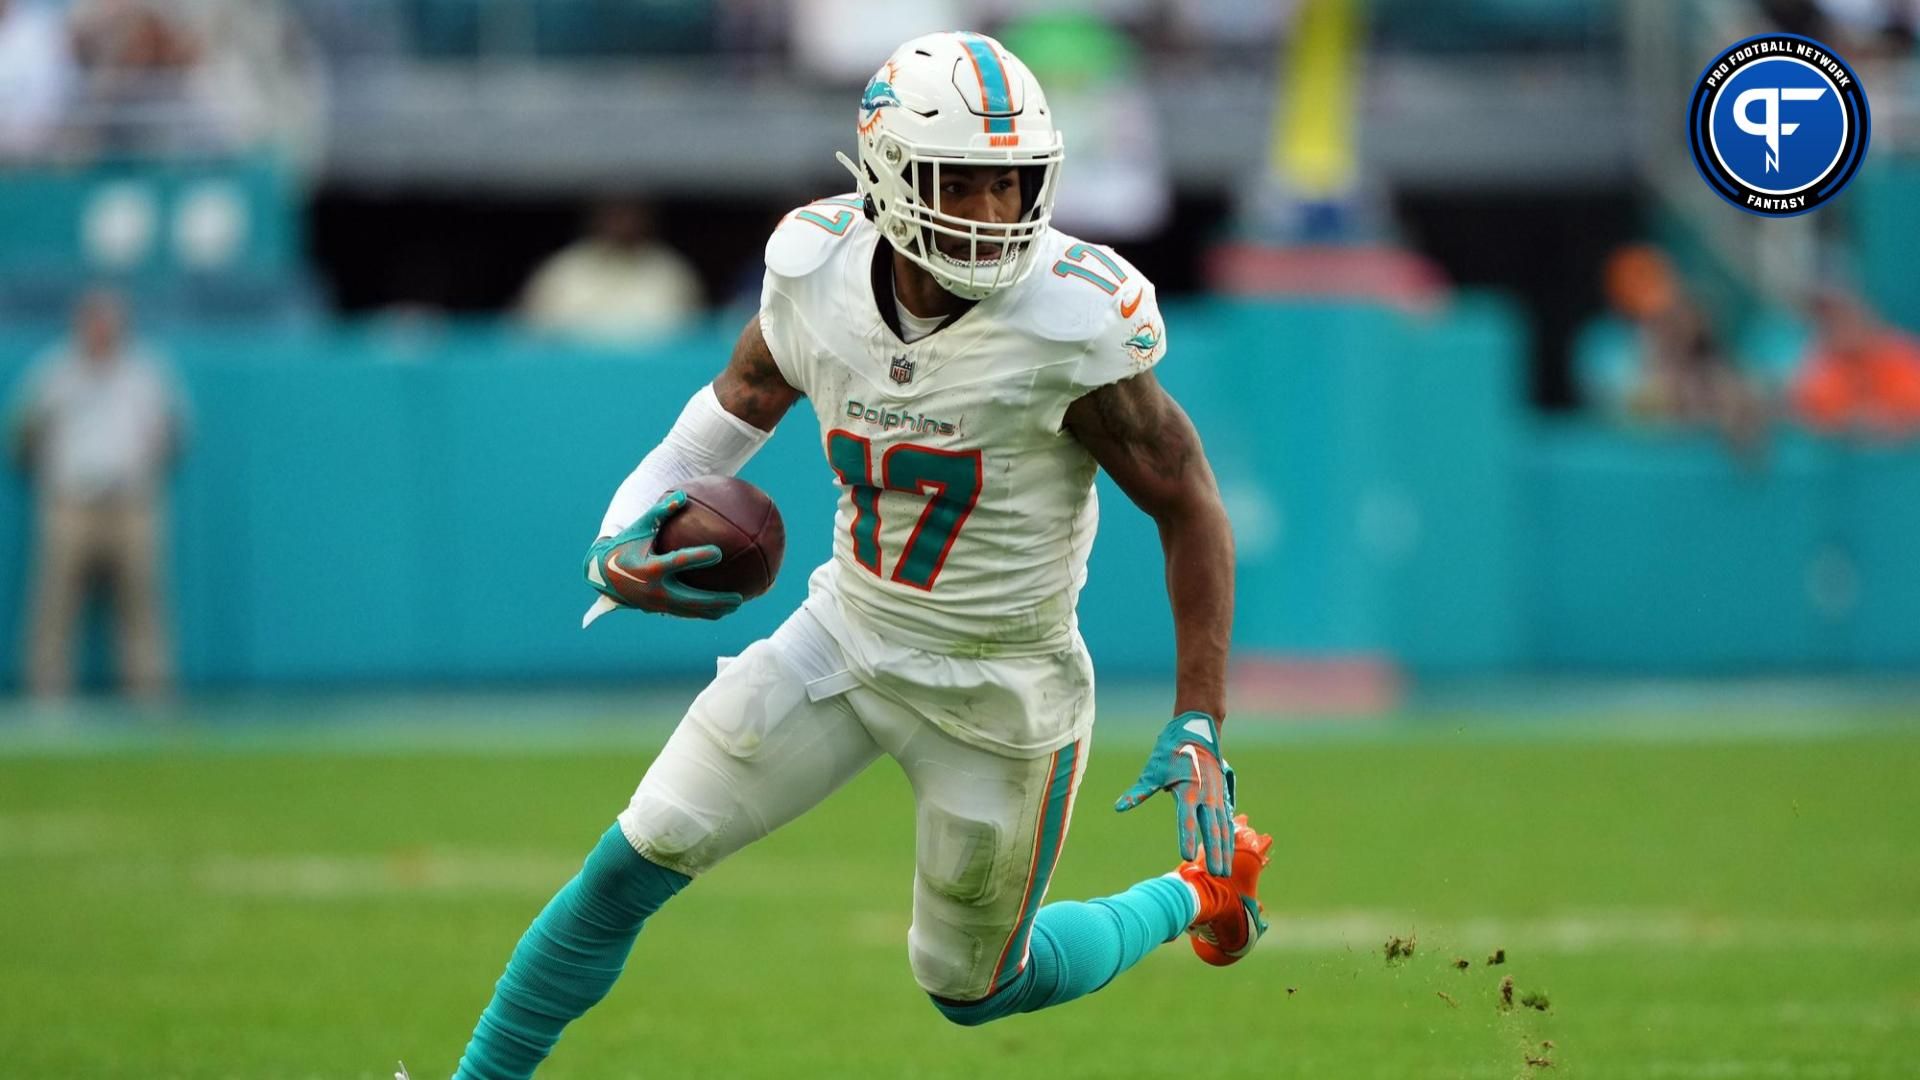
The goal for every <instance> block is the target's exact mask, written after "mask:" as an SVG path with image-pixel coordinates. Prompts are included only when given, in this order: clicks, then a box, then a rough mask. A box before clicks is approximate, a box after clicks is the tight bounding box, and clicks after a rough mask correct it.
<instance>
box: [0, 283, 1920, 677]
mask: <svg viewBox="0 0 1920 1080" xmlns="http://www.w3.org/2000/svg"><path fill="white" fill-rule="evenodd" d="M1168 322H1169V325H1170V327H1171V335H1170V340H1171V346H1172V351H1171V353H1170V355H1169V358H1168V360H1167V361H1166V362H1165V364H1163V365H1162V368H1161V373H1162V377H1163V379H1164V381H1165V382H1166V383H1167V385H1168V386H1169V387H1170V388H1171V389H1172V390H1173V391H1174V392H1175V393H1176V394H1177V395H1178V396H1179V397H1180V399H1181V400H1182V401H1183V402H1184V403H1185V404H1186V406H1187V408H1188V410H1189V411H1190V412H1191V413H1192V414H1193V416H1194V418H1195V420H1196V421H1197V422H1198V424H1199V425H1200V427H1201V430H1202V431H1203V433H1204V434H1205V436H1206V439H1207V443H1208V447H1209V450H1210V452H1211V454H1212V456H1213V459H1214V461H1215V465H1216V468H1217V469H1218V472H1219V475H1220V478H1221V482H1222V486H1223V489H1224V491H1225V493H1226V496H1227V500H1228V504H1229V509H1230V512H1231V513H1232V515H1233V517H1234V520H1235V524H1236V531H1237V534H1238V537H1239V545H1240V566H1239V597H1238V601H1239V618H1238V622H1237V625H1236V632H1235V637H1236V647H1237V648H1238V649H1239V650H1240V652H1241V653H1242V654H1245V655H1254V654H1288V655H1308V656H1340V657H1346V656H1353V655H1356V654H1359V655H1380V656H1388V657H1392V658H1394V659H1396V660H1398V661H1399V662H1400V663H1402V664H1404V665H1405V666H1407V667H1408V668H1409V669H1411V670H1412V671H1414V672H1415V673H1417V674H1421V675H1448V674H1473V673H1484V672H1497V671H1512V670H1527V669H1553V670H1568V669H1572V670H1588V671H1662V672H1737V671H1743V670H1754V669H1760V668H1767V669H1774V668H1781V667H1784V668H1789V669H1805V670H1836V669H1837V670H1858V669H1886V668H1898V667H1908V666H1911V665H1913V664H1915V663H1916V662H1920V618H1916V616H1920V575H1916V574H1915V572H1914V571H1913V569H1912V564H1913V560H1912V555H1911V547H1912V545H1911V541H1910V537H1911V536H1913V535H1914V534H1915V529H1916V526H1920V452H1916V451H1913V450H1906V449H1901V448H1896V447H1849V446H1844V445H1836V444H1828V443H1819V442H1814V441H1812V440H1808V439H1804V438H1798V437H1786V436H1783V437H1781V438H1779V439H1777V440H1775V442H1774V444H1773V446H1772V447H1771V450H1770V452H1769V453H1768V455H1767V456H1766V458H1765V460H1764V461H1763V462H1761V463H1758V464H1742V463H1740V462H1737V461H1735V460H1733V459H1731V458H1730V457H1729V456H1728V455H1727V454H1726V453H1725V452H1724V450H1722V448H1721V447H1720V446H1719V444H1718V443H1717V442H1715V441H1714V440H1712V439H1709V438H1706V437H1697V438H1696V437H1690V436H1672V437H1660V436H1652V435H1644V434H1633V433H1623V432H1619V431H1612V430H1605V429H1601V428H1598V427H1586V426H1581V425H1577V424H1569V425H1550V424H1542V423H1540V422H1538V421H1536V420H1534V419H1532V417H1531V414H1530V413H1529V412H1528V411H1527V410H1526V409H1525V407H1524V406H1523V404H1522V397H1523V394H1522V383H1523V378H1522V374H1521V355H1522V351H1523V346H1524V339H1523V335H1522V333H1521V331H1520V330H1519V324H1518V322H1517V320H1516V318H1515V316H1514V314H1513V313H1512V312H1511V311H1509V310H1507V309H1506V308H1505V307H1504V306H1503V305H1501V304H1499V303H1496V302H1493V301H1489V300H1484V299H1473V298H1469V299H1466V300H1463V301H1462V302H1460V303H1459V304H1456V305H1455V306H1454V307H1453V308H1452V309H1450V310H1449V311H1448V312H1446V313H1444V314H1441V315H1435V316H1418V315H1407V314H1403V313H1399V312H1394V311H1388V310H1383V309H1378V308H1372V307H1367V306H1358V305H1356V306H1288V305H1273V304H1254V303H1240V302H1228V301H1207V302H1204V303H1199V304H1185V305H1179V306H1176V307H1172V308H1170V309H1169V311H1168ZM732 332H733V327H732V326H731V325H728V326H723V327H715V328H713V329H711V330H705V331H702V332H700V333H697V334H694V335H691V336H688V337H685V338H682V339H679V340H675V341H672V342H666V343H662V344H661V345H659V346H658V347H655V348H650V349H647V350H644V351H640V352H633V353H604V352H603V353H594V352H590V351H586V350H580V349H573V348H567V347H562V346H558V345H554V344H551V343H543V342H540V341H538V340H535V339H531V338H527V337H524V336H521V335H519V334H517V333H515V332H513V331H511V330H509V329H505V328H501V327H497V326H492V325H460V324H453V325H436V324H425V323H405V322H401V323H381V324H367V325H357V326H351V327H347V328H336V329H333V330H327V331H275V332H272V333H264V332H249V331H243V330H222V331H218V332H214V331H197V332H192V331H184V330H182V331H173V332H168V333H166V334H165V335H164V336H163V337H162V338H160V339H159V340H157V342H156V343H157V344H158V345H160V346H161V347H162V348H163V349H164V351H165V352H166V353H167V354H168V355H169V356H170V357H171V358H172V360H173V361H174V364H175V366H176V367H177V368H178V369H179V371H180V373H181V375H182V378H183V381H184V382H185V384H186V385H187V387H188V388H189V390H190V393H191V395H192V397H193V401H194V408H195V413H196V419H195V431H194V438H193V444H192V447H191V452H190V454H189V455H188V456H187V458H186V460H185V462H184V464H183V465H182V467H181V470H180V472H179V475H178V477H177V483H176V484H175V487H174V495H173V507H174V512H173V519H174V522H175V529H174V535H173V541H172V548H173V550H172V552H171V553H170V562H171V566H172V575H171V576H172V585H173V588H172V592H173V596H174V605H175V609H176V612H177V618H178V625H179V631H180V634H179V637H180V657H181V664H182V671H183V674H184V675H185V677H186V678H187V680H188V681H189V682H190V683H191V684H193V685H197V686H204V687H221V686H233V685H248V684H279V685H285V684H332V683H359V684H375V683H398V682H408V683H417V682H428V683H467V682H488V683H500V682H514V681H525V682H543V681H554V680H594V681H599V680H617V679H631V678H642V677H651V676H689V675H699V674H702V673H704V672H706V671H710V670H711V664H712V661H713V658H714V656H716V655H719V654H727V653H732V652H735V651H737V650H738V649H739V648H741V647H742V646H743V645H745V644H746V643H747V642H749V641H751V640H753V639H754V638H755V637H757V636H759V635H762V634H764V633H766V632H767V631H769V630H770V629H771V628H772V627H773V626H775V625H776V624H777V623H778V621H779V620H780V619H781V618H782V617H783V616H784V615H785V614H786V612H787V611H788V610H790V609H791V608H792V607H793V605H794V604H795V603H796V602H797V601H798V600H799V599H800V597H801V596H802V595H803V593H804V582H805V577H806V571H807V570H808V569H809V568H810V567H811V566H813V565H815V564H816V563H817V562H819V561H820V560H822V559H823V558H825V556H826V554H827V550H828V540H829V534H830V529H831V519H832V504H833V488H832V483H831V476H830V473H829V472H828V470H827V468H826V465H825V464H824V462H823V461H822V458H821V455H820V453H819V450H818V446H817V443H816V439H817V429H816V427H815V426H814V424H813V423H812V418H811V416H810V415H807V416H798V415H797V416H795V417H793V418H792V419H791V420H790V421H789V422H788V423H787V424H786V425H784V426H783V427H782V429H781V431H780V432H779V433H778V434H777V436H776V437H775V439H774V440H773V442H772V443H771V444H770V445H769V446H768V447H767V448H766V449H765V450H763V451H762V452H761V454H760V455H759V456H758V457H757V458H756V459H755V460H754V461H753V462H752V463H751V464H750V465H749V466H748V467H747V470H746V473H745V475H746V476H747V477H748V478H750V479H752V480H753V481H755V482H756V483H758V484H760V485H761V486H763V487H765V488H766V489H767V490H768V491H770V492H771V493H772V494H773V495H774V497H775V498H776V499H777V500H778V501H779V503H780V506H781V509H782V511H783V513H784V514H785V515H786V518H787V523H788V531H789V537H790V548H789V552H788V562H787V568H786V571H785V573H784V575H783V577H782V579H781V581H780V582H779V584H778V585H777V586H776V588H775V590H774V591H773V592H772V593H771V594H770V595H769V596H767V597H766V598H764V599H762V600H759V601H756V602H754V603H752V604H749V605H748V606H747V607H746V608H744V609H743V610H742V611H741V612H740V613H739V614H738V615H737V616H735V617H734V618H731V619H729V620H726V621H724V622H721V623H718V624H705V623H693V622H680V621H668V620H663V619H656V618H650V617H640V616H630V617H621V618H616V619H610V620H606V621H604V622H602V623H600V624H597V625H596V626H595V627H594V628H593V630H591V631H588V632H583V631H581V630H580V629H579V616H580V613H581V611H582V609H583V608H584V607H585V606H586V604H587V602H588V601H589V600H590V599H591V594H590V592H589V591H588V590H587V588H586V586H585V585H584V584H582V582H581V580H580V577H579V573H580V558H581V554H582V552H583V551H584V549H585V546H586V544H587V543H588V541H590V540H591V538H592V534H593V532H594V529H595V527H596V525H597V523H598V519H599V515H600V513H601V510H602V509H603V507H604V505H605V501H606V498H607V496H608V494H609V493H610V492H611V491H612V489H613V488H614V486H615V485H616V484H617V483H618V482H619V480H620V479H621V477H622V476H624V475H625V473H626V472H627V470H628V469H630V468H631V466H632V464H633V463H634V461H635V460H637V459H638V457H639V456H640V455H641V454H642V453H643V452H644V451H645V450H646V449H647V448H648V447H650V446H651V445H652V443H653V442H654V441H655V440H656V439H657V438H658V436H659V434H660V433H661V432H662V431H663V430H664V429H665V428H666V426H667V425H668V424H669V423H670V422H671V421H672V419H673V417H674V415H675V414H676V413H677V411H678V409H679V407H680V405H681V403H682V402H684V400H685V399H686V397H687V396H688V394H690V393H691V392H692V391H693V390H694V389H696V388H697V387H698V386H699V385H700V384H701V383H702V382H703V381H705V380H706V379H707V378H708V377H709V376H710V374H711V373H712V372H713V371H714V370H715V369H716V368H717V367H718V365H719V364H720V363H721V360H722V358H723V357H724V356H725V354H726V351H727V345H728V343H729V340H730V338H731V336H732ZM50 333H51V329H50V328H45V327H43V328H40V329H38V330H29V329H25V328H22V327H19V326H17V325H16V326H9V327H6V328H4V329H0V379H4V380H5V382H6V383H7V384H9V385H11V384H12V383H13V380H14V378H15V377H16V376H17V374H18V373H19V371H20V370H21V368H22V367H23V366H24V364H25V362H26V360H27V359H28V358H29V357H30V356H31V355H32V354H34V353H35V352H37V351H38V350H39V349H40V348H41V347H43V346H44V345H45V344H46V342H47V340H48V337H49V335H50ZM1101 483H1102V498H1103V504H1104V507H1103V508H1104V510H1105V513H1104V515H1103V524H1102V530H1101V535H1100V539H1099V542H1098V544H1097V545H1096V548H1095V552H1094V556H1093V571H1092V581H1091V584H1090V585H1089V586H1088V588H1087V591H1086V594H1085V596H1084V597H1083V601H1082V608H1081V617H1082V623H1083V627H1084V630H1085V633H1086V637H1087V639H1088V641H1089V643H1090V645H1091V647H1092V649H1093V650H1094V653H1095V656H1096V658H1097V659H1098V660H1099V661H1100V663H1101V665H1102V668H1103V670H1104V671H1107V672H1109V673H1119V672H1125V673H1127V674H1129V675H1137V676H1143V677H1158V676H1164V675H1166V674H1168V673H1170V671H1171V665H1172V657H1173V651H1172V632H1171V620H1170V618H1169V616H1168V613H1167V609H1166V604H1165V601H1164V599H1163V591H1162V590H1163V586H1162V581H1161V563H1160V557H1159V551H1158V545H1157V540H1156V537H1155V534H1154V531H1153V529H1152V528H1151V525H1150V523H1149V522H1148V521H1147V520H1146V519H1145V518H1144V516H1142V515H1140V514H1139V513H1138V512H1136V511H1134V510H1133V509H1132V508H1131V507H1130V506H1128V505H1127V504H1126V502H1125V499H1124V497H1123V496H1120V495H1119V494H1118V493H1117V492H1115V491H1114V490H1113V489H1112V488H1111V487H1110V486H1108V485H1107V484H1106V482H1105V481H1104V480H1103V481H1101ZM28 517H29V514H28V502H27V499H26V494H25V492H24V491H23V489H22V487H21V485H20V483H19V480H18V478H17V477H14V476H12V475H9V476H8V477H7V479H6V480H5V481H4V482H3V483H0V567H4V568H5V570H4V572H0V612H4V613H6V614H7V615H9V616H11V617H12V623H11V625H9V626H7V627H5V628H4V629H3V630H0V666H3V667H4V671H5V675H4V678H6V679H7V680H9V681H11V680H12V679H13V678H14V673H15V669H16V667H17V660H16V658H17V656H18V647H19V640H18V639H19V631H20V629H21V626H22V624H23V622H24V591H25V588H26V585H27V573H26V563H27V552H28V543H29V528H28Z"/></svg>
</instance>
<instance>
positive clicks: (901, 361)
mask: <svg viewBox="0 0 1920 1080" xmlns="http://www.w3.org/2000/svg"><path fill="white" fill-rule="evenodd" d="M887 374H888V375H889V376H891V377H892V379H893V381H894V382H897V383H900V384H902V385H905V384H906V383H908V382H911V381H912V380H913V361H911V360H909V359H907V358H906V357H904V356H896V357H894V358H893V367H892V368H890V369H889V370H888V371H887Z"/></svg>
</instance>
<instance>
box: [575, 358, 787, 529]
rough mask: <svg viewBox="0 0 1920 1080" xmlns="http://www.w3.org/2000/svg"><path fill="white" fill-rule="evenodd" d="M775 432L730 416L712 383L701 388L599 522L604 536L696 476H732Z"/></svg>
mask: <svg viewBox="0 0 1920 1080" xmlns="http://www.w3.org/2000/svg"><path fill="white" fill-rule="evenodd" d="M770 434H771V433H769V432H765V431H761V430H760V429H759V428H757V427H754V426H753V425H752V424H749V423H747V422H746V421H745V420H742V419H740V418H739V417H737V416H735V415H733V414H732V413H730V412H728V411H727V410H726V408H725V407H724V406H722V405H721V404H720V399H719V398H718V397H717V396H715V395H714V392H713V386H712V384H708V385H706V386H703V387H701V388H700V392H699V393H697V394H695V395H693V398H692V399H691V400H689V401H688V402H687V407H686V408H684V409H682V410H680V419H678V420H675V421H674V422H673V428H672V429H671V430H669V431H668V432H667V437H666V438H664V439H662V440H660V445H659V446H656V447H654V448H653V452H652V453H650V454H648V455H647V456H646V457H644V458H642V459H641V460H640V464H639V466H638V467H637V468H635V469H634V470H633V472H632V473H629V474H628V476H627V478H626V479H625V480H623V481H621V483H620V488H619V490H617V491H615V492H614V493H613V502H612V503H610V504H609V505H608V506H607V513H606V516H605V517H604V518H602V519H601V520H600V535H601V536H603V537H606V536H612V535H613V534H615V533H617V532H619V531H620V530H622V529H624V528H626V527H627V526H628V525H631V524H633V523H634V522H635V521H636V520H638V519H639V517H640V515H641V514H644V513H646V512H647V508H648V507H650V506H652V505H653V504H654V503H655V502H657V501H659V499H660V496H662V495H664V494H666V493H667V492H668V491H670V490H672V489H673V488H676V487H678V486H679V485H681V484H684V483H686V482H687V481H688V480H691V479H693V478H694V477H696V476H711V475H714V474H718V475H721V476H732V475H733V474H734V473H737V472H739V471H740V467H741V466H742V465H745V464H746V463H747V459H749V458H751V457H753V455H754V452H755V451H757V450H759V449H760V447H761V445H762V444H764V443H765V442H766V441H767V439H768V438H769V436H770Z"/></svg>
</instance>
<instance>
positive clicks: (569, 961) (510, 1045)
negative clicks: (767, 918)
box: [454, 824, 692, 1080]
mask: <svg viewBox="0 0 1920 1080" xmlns="http://www.w3.org/2000/svg"><path fill="white" fill-rule="evenodd" d="M690 880H692V879H690V878H688V877H687V876H686V875H685V874H681V873H677V872H675V871H672V870H668V869H666V868H665V867H662V866H656V865H655V864H653V863H651V862H649V861H647V860H646V859H645V858H642V857H641V856H640V854H639V853H638V852H636V851H634V850H633V845H631V844H629V843H627V838H626V835H625V834H623V833H622V832H621V831H620V826H619V825H617V824H616V825H614V826H613V827H612V828H610V829H608V830H607V832H606V835H604V836H602V837H601V838H600V843H599V844H597V845H595V847H594V849H593V851H592V852H591V853H590V854H589V855H588V856H587V861H586V864H585V865H584V866H582V867H581V868H580V872H579V873H578V874H575V875H574V877H573V880H572V881H569V882H567V884H566V885H565V886H564V887H562V888H561V890H560V891H559V892H558V893H556V894H554V897H553V899H552V900H550V901H548V902H547V906H546V908H545V909H544V910H543V911H541V912H540V915H539V917H538V918H536V919H534V920H533V925H532V926H529V927H528V928H527V932H526V934H524V935H523V936H522V937H521V938H520V944H519V945H517V946H515V947H514V950H513V959H512V960H510V961H508V962H507V971H506V974H504V975H502V976H500V981H499V982H498V983H497V984H495V985H494V990H493V1000H492V1001H490V1002H488V1003H487V1009H486V1011H485V1012H483V1013H481V1014H480V1023H479V1024H478V1025H477V1026H475V1027H474V1029H473V1039H472V1041H470V1042H468V1043H467V1052H466V1054H464V1055H463V1056H462V1057H461V1058H460V1068H459V1070H458V1071H457V1072H455V1073H454V1078H455V1080H523V1078H525V1077H530V1076H532V1075H533V1070H534V1068H535V1067H536V1066H538V1065H539V1064H540V1063H541V1062H542V1061H544V1060H546V1057H547V1055H548V1054H549V1053H552V1052H553V1044H554V1043H555V1042H558V1041H559V1039H560V1029H562V1028H564V1027H566V1026H567V1024H568V1023H569V1022H571V1021H572V1020H574V1019H576V1018H578V1017H579V1016H580V1015H581V1014H583V1013H585V1012H586V1011H587V1010H588V1009H590V1008H592V1007H593V1006H594V1004H595V1003H596V1002H598V1001H599V1000H600V999H601V998H603V997H605V996H606V995H607V991H608V990H610V989H612V988H613V982H614V980H615V979H618V978H619V977H620V969H621V968H622V967H624V966H626V962H627V954H628V953H629V952H631V951H633V940H634V938H635V937H637V936H639V933H640V927H641V924H643V923H645V922H646V921H647V916H649V915H651V914H653V913H654V912H655V911H658V910H659V909H660V905H661V904H664V903H666V902H667V899H668V898H669V897H671V896H672V895H673V894H674V893H677V892H679V891H680V890H681V889H682V888H684V887H686V884H687V882H688V881H690Z"/></svg>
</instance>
